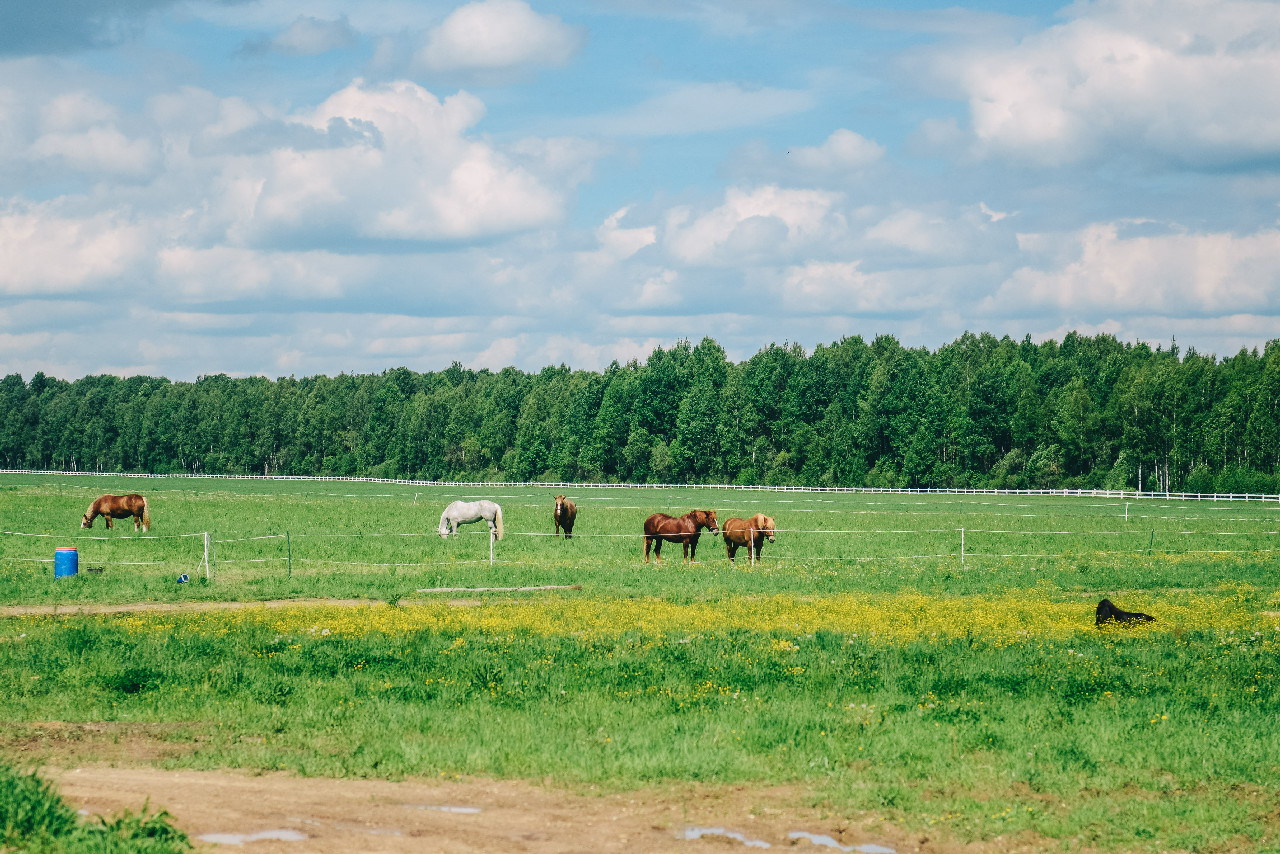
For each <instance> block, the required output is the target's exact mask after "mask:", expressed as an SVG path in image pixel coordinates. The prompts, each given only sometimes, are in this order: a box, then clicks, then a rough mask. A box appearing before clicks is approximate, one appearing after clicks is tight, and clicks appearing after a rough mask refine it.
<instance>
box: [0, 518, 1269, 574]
mask: <svg viewBox="0 0 1280 854" xmlns="http://www.w3.org/2000/svg"><path fill="white" fill-rule="evenodd" d="M459 533H462V534H468V535H472V536H487V537H489V538H490V547H491V551H490V559H489V560H488V561H485V560H483V559H476V560H448V561H424V560H392V561H385V560H383V561H378V560H369V561H361V560H338V559H334V558H324V557H312V556H305V555H297V556H295V555H294V554H293V547H292V545H291V543H292V541H293V540H295V539H296V540H308V539H310V540H325V539H347V540H364V539H369V540H374V539H380V538H401V539H402V540H407V539H410V538H423V537H427V538H432V537H436V536H439V533H438V532H437V531H434V530H433V531H417V532H408V533H403V532H373V533H368V534H345V533H298V534H294V533H292V532H286V533H282V534H265V535H258V536H251V537H234V538H227V539H214V538H212V537H211V536H210V535H209V534H207V533H206V532H194V533H186V534H170V535H158V536H132V535H128V534H125V535H121V536H116V537H100V536H92V537H70V538H63V539H71V540H94V541H108V542H112V543H122V542H129V543H135V544H137V547H139V548H144V549H145V548H146V547H147V546H148V544H151V545H153V546H154V545H158V543H156V542H155V541H158V540H165V539H168V540H179V539H187V538H196V537H203V538H205V541H206V547H208V546H219V547H221V546H234V545H235V544H238V543H253V542H265V541H268V540H284V541H285V543H284V544H282V546H283V545H286V544H289V545H288V549H289V551H288V553H287V554H283V555H276V556H265V557H264V556H257V557H249V556H244V557H240V556H236V555H235V554H234V548H233V549H232V551H233V554H231V555H223V554H221V553H219V555H218V556H217V557H216V558H214V557H213V556H212V554H211V551H209V550H206V552H205V554H204V558H205V561H206V563H212V562H213V561H216V563H217V564H221V565H223V566H236V565H265V564H277V565H278V564H287V566H288V567H289V572H290V574H292V570H293V564H294V563H295V562H296V563H298V564H300V565H304V566H305V565H311V566H329V567H374V568H401V567H405V568H412V567H424V568H425V567H439V566H461V565H469V564H483V563H486V562H487V563H489V564H490V565H491V566H496V565H504V566H513V565H526V566H527V565H529V564H530V560H529V559H528V558H526V559H524V560H508V559H498V558H497V556H496V555H495V554H494V553H493V546H494V543H495V541H496V537H495V536H494V534H493V533H492V532H490V531H487V530H483V529H480V530H468V531H460V532H459ZM506 533H507V534H508V535H512V536H516V537H557V536H561V535H557V534H555V533H552V532H546V531H508V532H506ZM719 533H720V532H716V533H714V534H713V533H712V532H711V531H709V530H708V531H700V532H698V533H697V535H696V536H698V537H701V536H702V535H703V534H705V535H706V536H708V537H714V536H716V535H718V534H719ZM775 533H776V534H787V535H793V536H797V537H800V538H803V537H843V538H859V539H861V538H863V537H866V536H907V537H922V538H930V539H932V540H933V541H934V542H936V541H937V539H938V537H939V536H940V535H941V536H954V537H955V538H956V539H955V540H954V541H953V542H955V543H956V545H958V548H957V549H948V550H947V551H943V552H921V553H915V554H888V555H883V554H882V555H858V554H856V553H850V554H844V555H835V556H832V555H805V554H787V553H785V552H784V553H783V554H781V555H780V554H778V551H777V549H778V547H777V546H776V545H775V546H773V547H772V548H771V551H773V552H774V554H773V555H771V559H772V560H774V561H778V562H782V563H791V564H795V565H804V564H807V563H850V564H862V563H868V562H875V561H911V560H942V559H956V558H958V559H959V561H960V563H961V565H962V566H963V565H964V563H965V561H966V560H974V559H980V558H1002V559H1013V558H1016V559H1041V560H1043V559H1054V558H1063V557H1065V556H1067V555H1072V554H1074V555H1076V556H1079V554H1080V553H1081V552H1082V551H1084V550H1083V549H1081V548H1080V547H1079V546H1077V547H1076V548H1074V549H1070V547H1069V549H1070V550H1069V551H1067V552H1049V551H1042V552H1035V553H1031V552H1026V551H1008V550H998V549H996V550H988V551H982V550H978V549H975V548H974V545H986V546H987V547H988V549H990V546H992V545H995V544H996V543H994V542H988V543H983V542H981V539H982V538H987V537H1004V538H1007V537H1023V538H1025V537H1041V536H1052V537H1055V538H1056V537H1063V536H1067V537H1075V538H1077V539H1078V540H1079V541H1080V546H1083V545H1084V544H1086V543H1087V542H1088V539H1089V538H1090V537H1105V538H1114V537H1132V538H1135V539H1138V540H1139V544H1138V545H1136V546H1135V547H1133V548H1119V549H1117V548H1108V549H1104V550H1087V554H1091V555H1098V556H1106V555H1134V554H1142V553H1147V554H1161V555H1175V554H1188V555H1196V554H1199V555H1227V554H1273V553H1275V552H1276V551H1277V550H1278V549H1277V548H1275V547H1272V546H1270V545H1267V544H1262V543H1260V544H1259V547H1257V548H1242V549H1212V548H1200V549H1195V548H1176V549H1170V548H1168V547H1166V546H1165V545H1164V544H1161V547H1160V548H1156V547H1155V540H1156V536H1157V534H1158V535H1159V536H1160V537H1162V538H1168V537H1178V538H1184V537H1200V538H1207V537H1242V536H1251V537H1261V538H1270V537H1276V536H1280V531H1276V530H1267V531H1221V530H1213V531H1185V530H1157V529H1154V528H1146V527H1143V528H1138V527H1136V526H1135V527H1132V528H1130V529H1128V530H1078V531H1071V530H1057V529H1055V530H1026V529H1004V528H965V527H955V528H950V527H948V528H910V529H907V528H893V529H881V528H874V529H823V528H780V529H776V530H775ZM975 535H976V536H977V537H979V538H980V539H979V543H977V544H975V543H974V542H973V538H974V537H975ZM0 536H10V537H22V538H42V539H51V538H57V537H58V535H55V534H42V533H30V532H23V531H0ZM651 536H654V535H646V534H644V533H643V532H636V533H589V532H579V533H576V534H574V535H573V537H572V538H570V539H582V540H587V539H627V540H632V541H636V540H642V539H644V538H646V537H651ZM690 536H694V535H690ZM1148 536H1149V539H1148V542H1147V543H1146V544H1141V543H1140V540H1141V539H1144V538H1148ZM966 537H968V538H969V539H968V541H967V542H966ZM997 542H998V541H997ZM1189 545H1197V544H1195V543H1191V544H1189ZM747 548H748V555H749V556H750V551H751V549H750V546H747ZM860 548H865V547H864V546H859V547H857V548H854V549H850V550H849V551H850V552H856V551H857V549H860ZM944 548H946V546H945V545H944ZM219 551H220V552H221V549H220V550H219ZM196 558H198V555H197V554H192V555H191V556H190V558H189V559H190V560H194V559H196ZM94 559H95V560H96V561H100V562H104V563H109V564H113V565H117V566H165V565H169V564H176V563H183V564H185V563H187V561H184V560H181V559H174V560H171V561H163V560H161V561H139V560H134V561H120V560H105V561H104V560H103V558H102V557H100V556H96V555H95V558H94ZM0 561H4V562H16V563H40V564H46V563H53V562H54V561H53V559H52V558H38V557H28V556H16V557H10V556H0ZM535 562H536V559H535Z"/></svg>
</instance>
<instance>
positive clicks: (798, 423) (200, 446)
mask: <svg viewBox="0 0 1280 854" xmlns="http://www.w3.org/2000/svg"><path fill="white" fill-rule="evenodd" d="M0 460H2V461H3V464H4V466H5V467H8V468H37V469H58V470H81V471H83V470H88V471H102V472H152V473H176V472H192V473H209V474H243V473H249V474H255V473H256V474H298V475H318V474H329V475H361V476H371V477H391V478H414V479H426V480H513V481H530V480H558V481H582V482H605V481H620V482H634V483H742V484H796V485H810V486H822V485H829V486H890V487H904V486H909V487H997V488H1028V487H1029V488H1046V489H1054V488H1090V487H1097V488H1113V489H1120V488H1124V489H1133V488H1136V487H1141V488H1142V489H1144V490H1152V491H1156V490H1175V491H1188V492H1213V491H1219V492H1246V491H1247V492H1276V491H1278V485H1280V339H1277V340H1273V341H1269V342H1268V343H1267V345H1266V347H1265V350H1264V352H1262V353H1261V354H1260V353H1259V352H1258V351H1257V350H1256V349H1255V350H1252V351H1248V350H1242V351H1240V352H1239V353H1238V354H1236V355H1235V356H1232V357H1230V358H1225V359H1218V358H1216V357H1215V356H1212V355H1200V354H1199V353H1196V352H1195V350H1194V349H1190V348H1189V349H1188V350H1187V351H1186V352H1181V351H1180V350H1179V348H1178V346H1177V344H1176V342H1175V343H1174V344H1173V345H1172V346H1171V347H1169V348H1168V349H1164V348H1163V347H1162V346H1157V347H1156V348H1155V349H1152V348H1151V347H1149V346H1148V345H1146V344H1144V343H1132V344H1131V343H1122V342H1120V341H1118V340H1117V339H1116V338H1115V337H1113V336H1111V335H1097V336H1093V337H1089V336H1082V335H1078V334H1076V333H1071V334H1068V335H1067V336H1066V337H1065V338H1064V339H1063V340H1062V341H1061V342H1057V341H1046V342H1044V343H1041V344H1035V343H1032V341H1031V339H1030V337H1029V336H1028V337H1027V338H1024V339H1023V340H1022V341H1020V342H1019V341H1015V340H1012V339H1010V338H1009V337H1007V336H1006V337H1004V338H999V339H997V338H995V337H994V336H992V335H989V334H981V335H974V334H970V333H966V334H965V335H963V336H961V337H960V338H959V339H957V340H956V341H954V342H952V343H950V344H946V345H944V346H942V347H940V348H938V349H937V350H935V351H931V350H929V349H927V348H910V347H904V346H902V345H901V344H900V343H899V342H898V341H897V340H896V339H895V338H893V337H892V336H888V335H882V336H879V337H877V338H876V339H875V340H873V341H871V342H870V343H867V342H866V341H864V340H863V339H862V338H861V337H852V338H845V339H842V340H841V341H839V342H836V343H833V344H831V345H829V346H827V345H819V346H818V347H816V348H815V349H814V351H813V352H812V353H806V352H805V350H804V348H802V347H800V346H799V345H784V346H778V345H771V346H769V347H767V348H765V349H763V350H761V351H760V352H758V353H756V354H755V355H754V356H752V357H751V358H750V359H747V360H746V361H744V362H741V363H737V364H735V363H733V362H731V361H730V360H729V359H728V358H727V357H726V355H725V352H724V350H723V349H722V348H721V347H720V345H719V344H717V343H716V342H715V341H714V340H712V339H710V338H704V339H703V340H702V341H701V342H700V343H699V344H697V345H696V346H695V345H693V344H692V343H691V342H689V341H681V342H678V343H677V344H675V345H674V346H672V347H670V348H669V349H664V348H658V349H655V350H654V351H653V353H652V354H651V355H650V356H649V357H648V359H647V360H645V361H644V362H643V363H640V362H639V361H631V362H629V363H627V364H625V365H620V364H618V363H617V362H615V363H613V364H611V365H610V366H609V367H608V368H607V369H605V370H604V371H602V372H593V371H583V370H571V369H570V368H568V367H566V366H564V365H560V366H559V367H546V368H543V369H542V370H541V371H539V372H537V373H525V372H523V371H520V370H517V369H516V368H504V369H503V370H501V371H498V372H492V371H489V370H479V371H476V370H469V369H466V368H464V367H463V366H462V365H460V364H458V363H456V362H455V363H454V364H453V365H452V366H451V367H449V368H448V369H446V370H443V371H436V372H427V373H417V372H415V371H411V370H409V369H407V368H396V369H394V370H388V371H384V372H383V373H380V374H361V375H351V374H340V375H338V376H336V377H328V376H313V377H305V378H302V379H297V378H294V377H282V378H280V379H277V380H275V381H272V380H270V379H266V378H263V377H245V378H238V379H237V378H231V377H228V376H226V375H222V374H219V375H212V376H202V377H200V378H199V379H198V380H196V381H195V382H171V381H169V380H167V379H164V378H157V377H144V376H136V377H129V378H127V379H122V378H119V377H115V376H109V375H101V376H87V377H83V378H81V379H78V380H75V381H70V382H69V381H65V380H60V379H56V378H52V377H48V376H45V375H44V374H43V373H37V374H35V375H34V376H33V377H32V378H31V380H30V382H24V381H23V379H22V377H21V376H20V375H18V374H11V375H9V376H7V377H5V378H4V379H3V381H0Z"/></svg>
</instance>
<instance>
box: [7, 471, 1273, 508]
mask: <svg viewBox="0 0 1280 854" xmlns="http://www.w3.org/2000/svg"><path fill="white" fill-rule="evenodd" d="M3 474H36V475H67V476H69V477H138V478H192V479H211V480H264V481H300V482H347V483H393V484H400V485H404V486H442V487H482V486H483V487H490V488H493V487H541V488H546V489H574V490H580V489H733V490H745V491H756V492H813V493H824V492H825V493H869V494H877V493H887V494H896V495H1060V496H1063V497H1084V498H1120V499H1124V498H1129V499H1132V500H1138V499H1141V498H1148V499H1152V498H1154V499H1167V500H1175V501H1269V502H1275V503H1280V494H1266V493H1256V492H1246V493H1235V492H1233V493H1203V492H1141V491H1138V490H1132V489H943V488H932V487H928V488H926V487H921V488H916V489H905V488H904V489H893V488H889V487H879V486H768V485H761V484H757V485H746V486H744V485H742V484H736V483H572V482H567V481H539V480H535V481H524V482H521V481H496V480H495V481H462V480H457V481H455V480H401V479H399V478H390V477H340V476H336V475H332V476H331V475H301V474H299V475H291V474H266V475H264V474H186V473H180V474H146V473H137V472H97V471H53V470H42V469H0V475H3Z"/></svg>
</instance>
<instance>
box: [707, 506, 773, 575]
mask: <svg viewBox="0 0 1280 854" xmlns="http://www.w3.org/2000/svg"><path fill="white" fill-rule="evenodd" d="M720 534H721V536H723V537H724V549H725V551H726V552H728V553H729V563H733V557H734V555H736V554H737V553H738V547H739V546H746V547H747V554H748V555H750V554H751V550H752V549H755V552H756V555H755V557H756V560H760V549H762V548H763V547H764V541H765V538H766V537H768V538H769V542H771V543H772V542H773V534H774V527H773V517H771V516H766V515H764V514H763V513H757V514H756V515H754V516H752V517H751V518H750V519H725V520H724V527H723V528H722V529H721V530H720Z"/></svg>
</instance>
